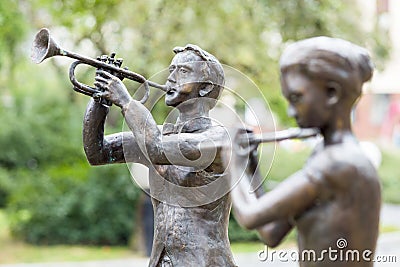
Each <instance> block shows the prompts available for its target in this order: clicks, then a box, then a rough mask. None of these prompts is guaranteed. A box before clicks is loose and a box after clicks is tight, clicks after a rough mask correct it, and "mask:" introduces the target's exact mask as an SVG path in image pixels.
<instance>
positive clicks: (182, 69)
mask: <svg viewBox="0 0 400 267" xmlns="http://www.w3.org/2000/svg"><path fill="white" fill-rule="evenodd" d="M179 72H180V73H183V74H185V73H187V72H188V70H187V69H185V68H180V69H179Z"/></svg>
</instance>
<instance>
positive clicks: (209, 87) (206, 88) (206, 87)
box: [199, 81, 214, 96]
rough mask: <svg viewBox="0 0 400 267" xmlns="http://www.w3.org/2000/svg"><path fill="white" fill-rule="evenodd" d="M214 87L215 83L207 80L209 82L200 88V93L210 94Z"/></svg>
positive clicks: (201, 94)
mask: <svg viewBox="0 0 400 267" xmlns="http://www.w3.org/2000/svg"><path fill="white" fill-rule="evenodd" d="M213 88H214V84H213V83H212V82H210V81H207V82H205V84H204V86H203V87H202V88H201V89H200V91H199V95H200V96H205V95H207V94H209V93H210V92H211V91H212V89H213Z"/></svg>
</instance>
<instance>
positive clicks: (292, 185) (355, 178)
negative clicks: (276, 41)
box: [229, 37, 381, 267]
mask: <svg viewBox="0 0 400 267" xmlns="http://www.w3.org/2000/svg"><path fill="white" fill-rule="evenodd" d="M280 70H281V86H282V93H283V95H284V96H285V97H286V99H287V100H288V102H289V107H288V113H289V115H291V116H293V117H294V118H295V119H296V121H297V124H298V125H299V126H300V127H318V128H319V129H320V131H321V134H322V136H323V142H322V143H321V144H319V145H318V146H317V147H316V148H315V149H314V151H313V153H312V155H311V156H310V158H309V159H308V161H307V162H306V164H305V166H304V167H303V168H302V169H301V170H299V171H298V172H296V173H294V174H293V175H291V176H290V177H288V178H287V179H286V180H285V181H283V182H282V183H280V184H279V185H278V186H277V187H276V188H274V189H273V190H272V191H271V192H268V193H266V194H265V195H263V196H254V195H253V194H249V192H248V191H249V188H248V181H247V180H246V179H245V178H244V179H241V180H239V181H238V180H237V179H238V178H240V177H241V176H246V175H248V174H247V173H246V172H245V169H246V168H247V166H246V165H245V164H246V155H245V154H238V153H235V151H232V152H231V154H232V155H233V160H232V161H233V164H230V166H229V171H230V175H231V183H232V185H233V186H234V189H233V190H232V192H231V194H232V199H233V206H234V213H235V216H236V218H237V220H238V222H239V223H240V224H241V225H242V226H244V227H246V228H248V229H257V230H260V235H261V237H262V239H263V240H264V242H265V244H267V245H269V246H272V247H274V246H276V245H278V244H279V243H280V242H281V241H282V239H283V238H284V237H285V236H286V234H287V233H288V232H289V231H290V230H291V229H292V228H293V227H295V228H296V229H297V232H298V246H299V255H300V256H301V255H304V254H305V253H303V252H307V253H309V252H310V251H311V252H312V253H314V254H313V255H315V257H314V258H311V259H310V258H307V257H305V258H302V257H300V258H299V260H300V266H307V267H308V266H323V267H326V266H335V267H337V266H346V267H348V266H363V267H366V266H373V255H374V251H375V246H376V241H377V237H378V226H379V211H380V204H381V193H380V184H379V178H378V175H377V172H376V170H375V168H374V167H373V165H372V163H371V162H370V161H369V160H368V159H367V157H366V156H365V155H364V153H363V151H362V149H361V148H360V146H359V144H358V141H357V139H356V137H355V136H354V135H353V133H352V130H351V120H350V114H351V110H352V108H353V105H354V103H355V101H356V100H357V99H358V97H359V96H360V94H361V89H362V85H363V83H364V82H366V81H368V80H369V79H370V78H371V76H372V72H373V67H372V63H371V61H370V58H369V55H368V53H367V51H366V50H365V49H363V48H361V47H359V46H357V45H354V44H352V43H350V42H347V41H345V40H342V39H335V38H329V37H314V38H310V39H306V40H302V41H298V42H296V43H294V44H291V45H290V46H289V47H288V48H287V49H286V50H285V52H284V53H283V55H282V56H281V60H280ZM229 155H230V154H229ZM261 164H262V163H261ZM288 164H289V163H288ZM332 250H335V251H336V253H337V254H336V256H337V257H336V259H335V257H334V256H335V255H333V256H332V257H330V255H329V254H328V253H327V252H329V251H332ZM339 252H341V253H342V254H341V255H342V257H338V255H339ZM307 253H306V255H307Z"/></svg>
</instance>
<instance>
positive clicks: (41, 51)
mask: <svg viewBox="0 0 400 267" xmlns="http://www.w3.org/2000/svg"><path fill="white" fill-rule="evenodd" d="M60 53H61V49H60V47H59V46H58V45H57V43H56V42H55V41H54V40H53V39H52V38H51V36H50V32H49V30H48V29H46V28H43V29H41V30H40V31H39V32H38V33H37V34H36V35H35V40H34V41H33V44H32V51H31V59H32V61H33V62H35V63H36V64H39V63H40V62H42V61H43V60H45V59H46V58H49V57H53V56H57V55H60Z"/></svg>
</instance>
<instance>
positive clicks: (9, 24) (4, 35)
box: [0, 1, 27, 75]
mask: <svg viewBox="0 0 400 267" xmlns="http://www.w3.org/2000/svg"><path fill="white" fill-rule="evenodd" d="M26 30H27V21H26V20H25V18H24V16H23V13H22V12H21V10H20V9H19V6H18V1H0V40H1V42H0V55H1V60H0V69H1V68H2V67H4V65H6V67H9V68H11V69H13V67H14V66H15V64H16V63H17V61H18V60H19V59H20V55H19V53H17V51H18V48H19V46H18V44H19V43H20V42H21V41H22V40H23V38H24V34H25V33H26ZM7 74H8V75H10V74H12V72H8V73H7Z"/></svg>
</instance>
